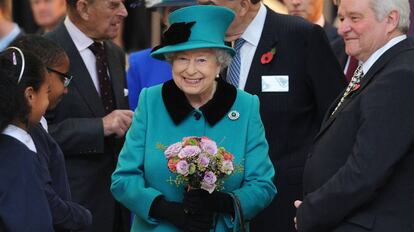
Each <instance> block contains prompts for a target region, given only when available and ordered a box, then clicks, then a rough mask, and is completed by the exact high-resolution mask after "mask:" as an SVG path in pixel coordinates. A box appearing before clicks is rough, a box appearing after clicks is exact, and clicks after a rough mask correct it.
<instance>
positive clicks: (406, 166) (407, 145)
mask: <svg viewBox="0 0 414 232" xmlns="http://www.w3.org/2000/svg"><path fill="white" fill-rule="evenodd" d="M413 60H414V45H413V43H412V42H411V41H409V40H404V41H402V42H400V43H398V44H397V45H395V46H393V47H392V48H390V49H389V50H388V51H386V52H385V53H384V54H383V55H382V56H381V57H380V58H379V59H378V60H377V61H376V62H375V63H374V65H373V66H372V67H371V68H370V70H369V71H368V73H366V74H365V76H364V77H363V79H362V81H361V86H360V87H359V88H358V89H357V90H356V91H354V92H353V93H352V94H351V95H350V97H348V98H347V99H346V100H345V102H344V103H343V104H342V105H341V107H340V108H339V109H338V111H337V112H336V113H335V114H334V115H333V116H331V117H327V119H326V120H325V121H324V123H323V125H322V127H321V130H320V131H319V133H318V135H317V136H316V138H315V141H314V145H313V148H312V149H311V152H310V154H309V156H308V160H307V163H306V167H305V171H304V194H305V196H304V201H303V204H302V206H301V207H300V208H299V209H298V212H297V217H298V222H299V225H298V226H299V232H325V231H335V232H347V231H352V232H363V231H375V232H389V231H398V232H411V231H413V230H414V223H413V218H414V211H413V210H412V209H413V207H414V185H413V184H412V183H413V176H414V149H413V145H414V120H413V118H414V107H413V99H414V91H413V89H414V67H413V65H412V61H413ZM335 106H336V103H335V104H333V105H332V107H331V109H330V111H332V110H333V108H334V107H335ZM328 115H329V113H328Z"/></svg>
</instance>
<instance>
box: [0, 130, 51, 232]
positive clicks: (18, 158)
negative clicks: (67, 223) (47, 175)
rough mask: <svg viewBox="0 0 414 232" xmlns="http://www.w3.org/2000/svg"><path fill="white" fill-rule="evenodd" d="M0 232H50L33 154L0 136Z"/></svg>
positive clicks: (13, 140)
mask: <svg viewBox="0 0 414 232" xmlns="http://www.w3.org/2000/svg"><path fill="white" fill-rule="evenodd" d="M0 147H1V149H0V231H7V232H31V231H44V232H52V231H53V224H52V216H51V215H50V210H49V204H48V203H47V200H46V196H45V192H44V191H43V186H42V184H41V181H40V179H39V178H38V175H37V172H36V164H35V163H36V161H35V158H36V155H37V154H36V153H34V152H33V151H31V150H29V149H28V148H27V147H26V146H25V145H24V144H23V143H21V142H20V141H18V140H17V139H15V138H12V137H10V136H7V135H3V134H0Z"/></svg>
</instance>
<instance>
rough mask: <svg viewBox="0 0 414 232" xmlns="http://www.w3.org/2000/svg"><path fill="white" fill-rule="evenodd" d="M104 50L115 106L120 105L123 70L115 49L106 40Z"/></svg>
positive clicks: (122, 90) (122, 96)
mask: <svg viewBox="0 0 414 232" xmlns="http://www.w3.org/2000/svg"><path fill="white" fill-rule="evenodd" d="M104 44H105V52H106V55H107V57H108V69H109V76H110V77H111V82H112V88H113V92H114V97H115V102H116V108H120V107H122V102H123V101H125V100H124V83H123V77H124V73H123V72H124V70H122V67H123V66H122V64H120V63H119V55H118V54H117V53H116V51H115V49H113V47H111V45H110V44H109V43H108V42H105V43H104Z"/></svg>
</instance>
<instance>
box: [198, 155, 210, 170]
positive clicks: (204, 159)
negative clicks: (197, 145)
mask: <svg viewBox="0 0 414 232" xmlns="http://www.w3.org/2000/svg"><path fill="white" fill-rule="evenodd" d="M197 162H198V165H199V167H201V168H206V167H207V166H208V164H209V163H210V158H209V157H208V156H207V155H205V154H201V155H200V156H199V157H198V160H197Z"/></svg>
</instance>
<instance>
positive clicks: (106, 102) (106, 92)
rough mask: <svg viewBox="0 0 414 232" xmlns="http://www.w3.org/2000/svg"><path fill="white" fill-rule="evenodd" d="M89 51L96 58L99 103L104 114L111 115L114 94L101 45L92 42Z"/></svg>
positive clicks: (103, 49) (106, 60)
mask: <svg viewBox="0 0 414 232" xmlns="http://www.w3.org/2000/svg"><path fill="white" fill-rule="evenodd" d="M89 49H90V50H91V51H92V53H93V54H94V55H95V57H96V72H97V75H98V80H99V89H100V91H101V101H102V104H103V107H104V109H105V112H106V114H108V113H111V112H112V111H113V110H114V108H115V106H114V93H113V91H112V84H111V80H110V79H109V75H108V71H107V70H108V59H107V57H106V53H105V48H104V46H103V44H101V43H99V42H94V43H93V44H91V45H90V46H89Z"/></svg>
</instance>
